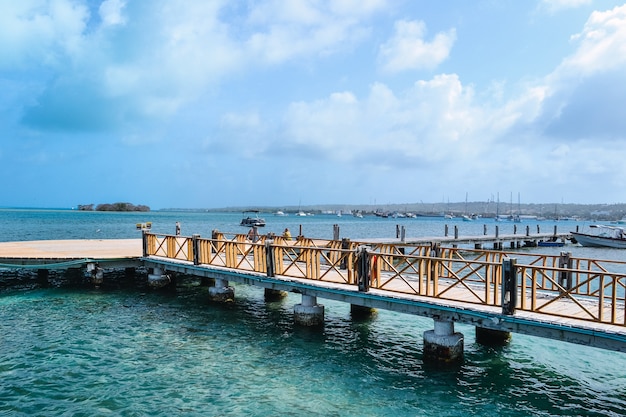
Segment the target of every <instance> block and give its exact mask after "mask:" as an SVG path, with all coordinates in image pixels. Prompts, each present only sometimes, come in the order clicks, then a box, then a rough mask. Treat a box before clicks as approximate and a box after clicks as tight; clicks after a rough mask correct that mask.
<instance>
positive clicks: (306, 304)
mask: <svg viewBox="0 0 626 417" xmlns="http://www.w3.org/2000/svg"><path fill="white" fill-rule="evenodd" d="M293 317H294V320H295V322H296V323H297V324H300V325H303V326H320V325H322V324H324V306H323V305H321V304H317V297H313V296H312V295H304V294H302V303H301V304H296V305H295V306H293Z"/></svg>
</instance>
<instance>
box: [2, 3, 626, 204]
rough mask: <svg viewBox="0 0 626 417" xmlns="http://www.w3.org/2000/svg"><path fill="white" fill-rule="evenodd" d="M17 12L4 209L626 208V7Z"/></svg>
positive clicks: (234, 6)
mask: <svg viewBox="0 0 626 417" xmlns="http://www.w3.org/2000/svg"><path fill="white" fill-rule="evenodd" d="M623 1H624V0H622V1H611V0H604V1H600V0H534V1H533V0H528V1H518V0H497V1H496V0H475V1H466V0H444V1H436V2H435V1H426V0H390V1H385V0H288V1H287V0H259V1H245V0H242V1H236V0H223V1H222V0H214V1H207V0H151V1H142V0H105V1H101V0H20V1H19V2H17V1H13V0H0V178H2V179H1V180H0V181H1V184H2V193H1V194H0V207H74V206H77V205H79V204H101V203H113V202H130V203H133V204H142V205H148V206H150V207H151V208H152V209H163V208H217V207H241V206H245V207H286V206H300V205H302V206H308V205H318V204H355V205H359V204H363V205H366V204H367V205H370V204H374V205H377V204H381V205H382V204H390V203H396V204H405V203H420V202H423V203H437V202H444V201H446V202H447V201H449V202H462V201H465V200H466V199H467V200H469V201H487V200H493V201H495V199H497V198H499V199H500V200H501V201H508V199H509V198H510V196H515V197H514V198H515V200H516V201H517V200H518V197H519V200H521V202H522V203H580V204H597V203H608V204H612V203H622V202H625V201H626V3H624V2H623Z"/></svg>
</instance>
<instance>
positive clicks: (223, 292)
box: [209, 279, 235, 302]
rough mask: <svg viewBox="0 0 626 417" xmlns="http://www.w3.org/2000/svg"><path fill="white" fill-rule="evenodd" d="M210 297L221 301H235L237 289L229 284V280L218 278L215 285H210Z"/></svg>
mask: <svg viewBox="0 0 626 417" xmlns="http://www.w3.org/2000/svg"><path fill="white" fill-rule="evenodd" d="M209 298H210V299H211V300H213V301H219V302H230V301H233V300H234V299H235V289H234V288H233V287H229V286H228V280H225V279H216V280H215V286H213V287H209Z"/></svg>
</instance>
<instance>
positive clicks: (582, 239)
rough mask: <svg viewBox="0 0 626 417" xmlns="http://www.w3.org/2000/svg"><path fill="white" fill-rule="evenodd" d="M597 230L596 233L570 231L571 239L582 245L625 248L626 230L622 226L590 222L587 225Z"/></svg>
mask: <svg viewBox="0 0 626 417" xmlns="http://www.w3.org/2000/svg"><path fill="white" fill-rule="evenodd" d="M589 227H590V228H594V229H596V230H597V233H594V234H589V233H580V232H570V233H571V234H572V237H573V239H572V240H575V241H576V242H577V243H580V244H581V245H582V246H589V247H600V248H618V249H626V230H625V228H624V227H619V226H607V225H603V224H592V225H590V226H589Z"/></svg>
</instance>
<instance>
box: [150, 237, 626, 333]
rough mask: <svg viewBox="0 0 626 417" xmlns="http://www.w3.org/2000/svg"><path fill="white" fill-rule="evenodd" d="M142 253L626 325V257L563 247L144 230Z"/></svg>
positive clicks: (506, 310)
mask: <svg viewBox="0 0 626 417" xmlns="http://www.w3.org/2000/svg"><path fill="white" fill-rule="evenodd" d="M144 256H156V257H163V258H168V259H175V260H178V261H184V262H190V263H193V264H195V265H211V266H215V267H224V268H230V269H235V270H239V271H242V272H256V273H262V274H265V275H267V276H270V277H277V278H281V277H285V278H297V279H303V280H311V281H322V282H326V283H333V284H341V285H347V286H351V287H353V288H354V290H358V291H372V290H376V291H381V292H383V291H384V292H389V293H396V294H403V295H411V296H420V297H427V298H436V299H439V300H448V301H454V302H463V303H469V304H475V305H482V306H489V307H497V308H501V309H502V313H503V314H514V313H515V311H516V310H522V311H528V312H534V313H540V314H547V315H550V316H556V317H566V318H571V319H577V320H585V321H591V322H597V323H607V324H612V325H618V326H625V327H626V318H625V308H624V305H625V302H626V295H625V294H626V263H625V262H618V261H610V260H597V259H585V258H574V257H572V256H571V254H569V253H561V254H560V255H541V254H532V253H522V252H515V253H513V252H502V251H489V250H468V249H458V248H442V247H439V246H436V245H433V246H428V245H423V246H411V245H404V244H402V245H396V244H367V243H366V242H350V241H348V240H343V241H335V240H323V239H310V238H304V237H299V238H297V239H295V240H285V239H284V238H282V237H280V236H271V237H268V236H259V237H258V239H257V240H256V241H251V240H249V239H247V238H246V236H245V235H241V234H233V235H229V236H227V235H226V234H223V233H219V232H214V233H213V236H212V237H211V238H210V239H207V238H201V237H200V236H197V235H194V236H192V237H183V236H172V235H159V234H153V233H148V232H145V233H144Z"/></svg>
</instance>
